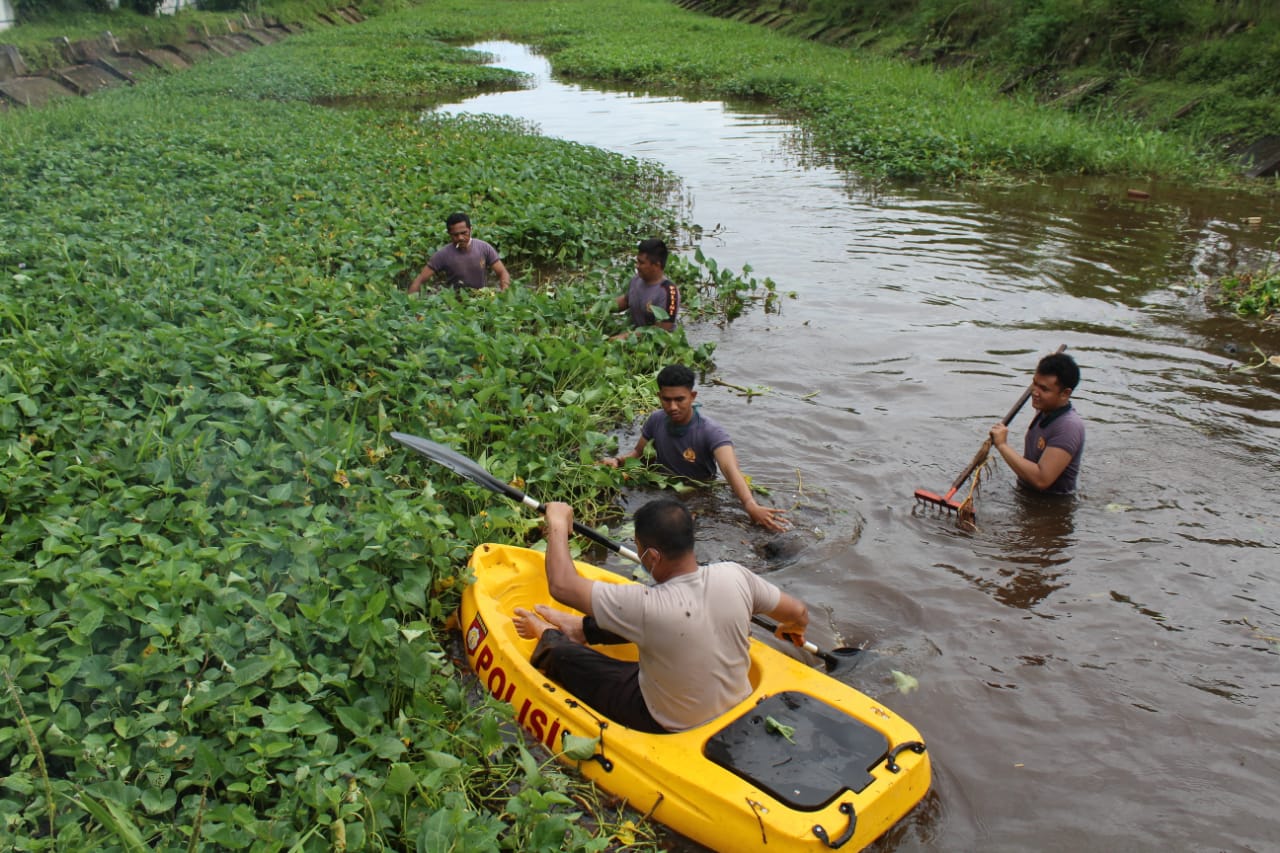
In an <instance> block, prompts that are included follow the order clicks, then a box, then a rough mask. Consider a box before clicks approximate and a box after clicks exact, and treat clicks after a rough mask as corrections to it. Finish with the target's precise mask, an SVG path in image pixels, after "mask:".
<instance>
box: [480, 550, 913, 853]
mask: <svg viewBox="0 0 1280 853" xmlns="http://www.w3.org/2000/svg"><path fill="white" fill-rule="evenodd" d="M576 565H577V568H578V571H579V572H580V573H581V574H582V575H583V576H585V577H588V578H591V579H592V580H599V581H604V582H608V583H632V581H629V580H627V579H626V578H623V577H621V576H619V575H615V574H613V573H611V572H609V571H606V570H604V569H600V568H597V567H595V566H592V565H589V564H587V563H580V562H579V563H577V564H576ZM470 567H471V570H472V573H473V575H474V580H473V582H472V583H470V584H469V585H468V586H467V588H466V589H465V590H464V592H463V596H462V606H461V610H460V613H459V623H460V626H461V628H462V631H463V645H464V646H465V649H466V654H467V660H468V663H469V664H470V666H471V668H472V669H473V670H474V671H475V673H476V676H477V677H478V678H479V679H480V681H481V683H482V684H484V685H485V687H486V689H488V690H489V692H490V693H491V694H493V695H494V696H495V697H497V698H498V699H501V700H502V701H504V702H507V703H508V704H510V705H511V706H512V710H513V712H514V714H515V719H516V721H517V722H518V723H519V724H520V725H521V726H522V727H523V728H524V729H525V730H526V731H527V732H528V733H529V735H531V736H532V737H533V738H534V739H536V740H537V741H539V742H540V743H542V744H543V745H544V746H546V747H547V749H549V750H550V751H551V752H552V753H554V754H556V755H557V757H558V758H559V759H560V760H561V761H563V762H564V763H566V764H570V765H573V766H576V767H577V769H578V771H579V772H580V773H582V775H584V776H586V777H587V778H589V779H591V780H592V781H593V782H595V783H596V784H597V785H599V786H600V787H601V788H603V789H605V790H606V791H609V792H610V793H612V794H614V795H615V796H617V797H621V798H624V799H626V800H627V801H628V803H629V804H630V805H631V807H632V808H634V809H636V810H637V811H639V812H641V813H644V814H647V815H649V816H651V817H653V818H654V819H655V820H657V821H660V822H661V823H663V824H665V825H666V826H668V827H670V828H671V829H673V830H675V831H676V832H679V833H681V834H682V835H685V836H687V837H689V838H691V839H693V840H694V841H697V842H698V843H699V844H702V845H705V846H707V847H710V848H712V849H714V850H718V851H724V852H725V853H728V852H729V851H732V853H738V851H750V850H763V851H787V850H824V849H837V848H840V849H847V850H859V849H861V848H863V847H865V846H866V845H868V844H870V843H871V842H872V841H874V840H875V839H876V838H877V837H879V836H880V835H881V834H883V833H884V832H885V831H886V830H888V829H889V828H890V827H891V826H893V824H894V823H896V822H897V821H898V820H899V819H900V818H902V817H903V816H904V815H905V814H906V813H907V812H909V811H910V810H911V809H912V808H913V807H914V806H915V805H916V803H918V802H919V801H920V800H921V799H922V798H923V797H924V795H925V793H926V792H927V791H928V790H929V783H930V774H931V770H930V763H929V756H928V754H927V752H926V751H925V745H924V742H923V741H922V740H921V738H920V735H919V733H918V732H917V731H916V730H915V728H913V727H912V726H911V725H910V724H909V723H907V722H906V721H905V720H902V719H901V718H899V717H898V716H897V715H896V714H894V713H893V712H892V711H890V710H889V709H888V708H885V707H884V706H883V705H882V704H881V703H879V702H877V701H875V700H874V699H872V698H870V697H869V696H866V695H865V694H863V693H860V692H858V691H857V690H855V689H854V688H852V687H850V686H848V685H846V684H843V683H842V682H839V681H837V680H835V679H833V678H831V677H829V676H828V675H826V674H825V673H822V672H819V671H817V670H815V669H812V668H811V667H809V666H806V665H805V664H804V663H802V662H800V661H798V660H796V659H794V658H792V657H790V656H789V655H787V654H785V653H783V652H780V651H778V650H777V649H774V648H771V647H770V646H769V645H767V644H765V643H762V642H759V641H758V640H756V639H754V638H753V639H752V641H751V647H750V654H751V664H750V674H749V677H750V681H751V685H752V692H751V694H750V695H749V696H748V697H747V698H746V699H745V700H743V701H742V702H740V703H739V704H737V705H735V706H734V707H733V708H731V709H730V710H728V711H727V712H725V713H724V714H723V715H721V716H720V717H718V718H716V719H715V720H712V721H711V722H709V723H705V724H703V725H701V726H698V727H697V728H694V729H690V730H688V731H684V732H675V733H670V734H649V733H645V732H639V731H636V730H634V729H629V728H627V727H625V726H623V725H621V724H618V723H614V722H611V721H609V720H608V719H606V718H605V717H604V716H602V715H601V714H599V713H598V712H596V711H595V710H594V709H593V708H590V707H589V706H587V705H585V704H584V703H582V702H581V701H579V700H578V699H577V698H575V697H574V696H573V695H571V694H570V693H568V692H567V691H565V690H564V689H563V688H562V687H560V686H559V685H557V684H555V683H554V682H552V681H550V680H549V679H548V678H547V677H546V676H544V675H543V674H542V673H541V672H539V671H538V670H537V669H535V668H534V667H533V665H532V664H531V663H530V662H529V656H530V654H532V652H533V647H534V645H535V644H536V643H535V641H534V640H525V639H522V638H521V637H520V636H519V635H518V634H517V633H516V630H515V625H514V623H513V622H512V615H513V614H514V612H515V609H516V608H517V607H525V608H532V607H533V606H534V605H535V604H554V602H553V601H552V599H551V596H550V593H549V592H548V590H547V582H546V572H545V569H544V555H543V554H542V553H541V552H539V551H534V550H531V549H528V548H518V547H513V546H508V545H496V544H484V545H480V546H479V547H478V548H476V550H475V552H474V553H473V554H472V557H471V562H470ZM596 648H598V649H599V650H600V651H602V652H604V653H606V654H609V655H612V656H614V657H617V658H622V659H626V660H635V659H636V648H635V646H634V645H632V644H621V645H609V646H598V647H596ZM567 734H572V735H576V736H579V737H584V738H599V742H598V743H597V744H596V746H595V754H594V755H593V756H591V758H589V759H586V760H574V759H572V758H569V757H568V756H566V755H565V754H564V738H565V735H567Z"/></svg>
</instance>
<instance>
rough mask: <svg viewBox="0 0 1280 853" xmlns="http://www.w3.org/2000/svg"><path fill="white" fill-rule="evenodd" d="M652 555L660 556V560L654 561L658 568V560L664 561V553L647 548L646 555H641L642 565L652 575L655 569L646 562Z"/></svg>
mask: <svg viewBox="0 0 1280 853" xmlns="http://www.w3.org/2000/svg"><path fill="white" fill-rule="evenodd" d="M650 553H653V554H657V555H658V559H657V560H655V561H654V565H655V566H656V565H657V564H658V560H661V559H662V552H661V551H659V550H657V549H656V548H645V549H644V553H643V554H641V555H640V565H641V566H642V567H643V568H644V570H645V571H646V572H649V573H650V574H652V573H653V569H652V568H651V567H650V566H649V564H648V563H646V562H645V561H644V558H645V557H647V556H649V554H650Z"/></svg>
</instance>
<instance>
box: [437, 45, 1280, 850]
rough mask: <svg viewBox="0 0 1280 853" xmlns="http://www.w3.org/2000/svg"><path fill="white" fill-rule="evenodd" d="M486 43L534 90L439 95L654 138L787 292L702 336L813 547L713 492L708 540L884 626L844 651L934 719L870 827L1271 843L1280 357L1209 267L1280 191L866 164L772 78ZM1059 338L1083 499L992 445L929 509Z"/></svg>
mask: <svg viewBox="0 0 1280 853" xmlns="http://www.w3.org/2000/svg"><path fill="white" fill-rule="evenodd" d="M476 47H477V48H478V49H480V50H483V51H486V52H488V53H490V54H492V55H493V56H494V57H495V64H498V65H501V66H504V67H507V68H514V69H517V70H520V71H525V72H528V73H529V74H531V75H532V79H533V85H531V87H530V88H527V89H523V90H520V91H513V92H503V93H494V94H486V95H483V96H480V97H477V98H474V99H472V100H469V101H467V102H465V103H463V104H458V105H452V106H450V107H446V108H444V110H443V111H445V112H485V113H496V114H505V115H512V116H517V117H520V118H524V119H527V120H529V121H531V122H534V123H535V124H537V125H538V126H539V127H540V128H541V130H542V132H543V133H545V134H547V135H549V136H555V137H560V138H564V139H569V140H573V141H575V142H581V143H585V144H589V145H593V146H597V147H601V148H606V149H610V150H614V151H618V152H621V153H624V154H628V155H632V156H638V157H644V158H648V159H652V160H655V161H657V162H659V163H661V164H662V165H664V166H665V167H666V168H667V169H669V170H670V171H672V172H673V173H675V174H676V175H678V176H679V177H680V178H681V179H682V180H683V182H684V187H685V192H686V197H687V202H688V204H689V210H690V216H691V218H692V220H693V221H695V222H697V223H699V224H700V225H701V226H702V227H703V229H704V231H703V234H702V236H701V238H700V239H701V247H702V249H703V250H704V252H706V253H707V254H708V255H710V256H712V257H714V258H715V260H716V262H717V263H718V264H719V265H720V266H721V267H726V266H728V267H732V268H734V269H740V268H741V267H742V265H744V264H750V266H751V267H752V275H753V276H755V277H757V278H764V277H765V276H767V277H769V278H772V279H773V280H774V281H775V282H776V283H777V286H778V289H779V291H781V292H783V293H786V294H791V293H794V295H795V298H794V299H791V298H786V299H783V300H781V310H780V312H778V313H769V314H766V313H763V312H761V311H759V310H758V309H757V310H756V311H753V312H750V313H748V314H747V315H745V316H743V317H742V318H740V319H738V320H736V321H734V322H733V323H732V324H729V325H727V326H724V327H720V326H715V325H706V326H692V327H690V328H688V330H687V331H688V334H689V336H690V338H691V340H694V341H696V342H701V341H707V340H710V341H714V342H715V343H716V350H715V369H714V371H713V372H712V373H711V375H710V376H708V377H707V379H708V381H707V382H706V383H705V384H704V385H703V386H702V387H701V390H700V396H699V398H698V399H699V401H700V402H701V403H703V404H704V406H705V411H706V412H708V413H709V414H713V415H714V416H715V417H716V418H717V419H718V420H720V421H721V422H722V423H724V424H725V425H726V426H728V428H729V429H730V431H731V432H732V434H733V435H734V439H735V445H736V447H737V450H738V455H739V458H740V459H741V460H742V462H743V467H744V470H745V471H746V472H747V473H748V474H750V475H752V477H753V480H754V481H755V482H756V483H757V484H765V485H767V486H768V488H769V490H770V496H769V498H768V500H769V501H771V502H772V503H773V504H774V505H776V506H784V507H789V508H790V509H791V516H792V518H793V520H794V521H795V523H796V529H795V531H793V532H792V533H789V534H783V536H784V537H785V538H786V539H787V540H788V542H790V543H791V544H793V545H795V546H796V548H798V552H797V553H788V556H786V557H785V558H782V559H779V558H776V557H771V556H769V555H770V553H771V552H770V551H768V550H767V548H766V547H765V546H766V545H767V541H768V539H769V537H768V535H767V534H765V533H763V532H762V531H760V530H759V529H758V528H757V529H750V528H748V527H747V526H746V525H745V524H744V523H743V519H744V517H743V516H742V513H741V510H740V509H738V508H737V506H736V504H735V503H734V501H733V499H732V496H731V495H729V494H728V493H727V490H724V491H723V494H720V493H717V494H716V496H715V497H713V498H710V499H704V502H705V501H707V500H709V501H710V503H711V506H709V507H703V527H702V544H701V546H700V554H699V556H700V557H701V558H702V559H703V560H711V559H719V558H733V559H739V560H741V561H743V562H746V563H747V564H748V565H753V566H755V567H757V568H758V569H760V570H761V571H767V572H768V573H769V577H770V578H771V579H772V580H774V581H775V582H777V583H779V584H781V585H782V586H784V587H785V588H786V589H788V590H789V591H790V592H792V593H793V594H795V595H798V596H799V597H801V598H804V599H805V600H807V601H808V602H809V603H810V605H811V607H812V608H813V610H814V616H815V622H816V623H817V624H816V625H815V627H814V632H813V634H812V637H813V639H815V640H816V641H818V642H819V644H820V645H825V646H828V647H830V646H835V645H863V644H865V645H866V646H867V648H868V651H867V653H866V654H865V655H864V662H863V663H861V664H860V665H859V666H857V667H855V668H854V669H853V670H852V671H851V672H849V673H848V674H847V675H844V676H843V677H844V678H845V680H847V681H849V682H850V683H851V684H853V685H854V686H856V687H858V688H859V689H860V690H863V691H864V692H866V693H869V694H871V695H873V696H875V697H877V698H878V699H880V700H882V701H883V702H884V703H885V704H886V705H888V706H889V707H891V708H893V709H894V710H895V711H897V712H898V713H899V714H901V715H902V716H903V717H905V718H906V719H907V720H909V721H911V722H912V723H913V724H914V725H915V726H916V727H917V728H918V729H919V730H920V731H921V733H922V735H923V736H924V738H925V740H926V741H927V742H928V744H929V749H930V752H931V755H932V757H933V767H934V781H933V789H932V792H931V793H930V795H929V796H928V797H927V798H926V800H925V801H924V802H923V803H922V805H921V806H920V807H919V808H917V809H916V810H915V811H914V812H913V813H912V814H911V815H909V816H908V817H907V818H906V819H905V820H904V821H902V822H901V823H900V824H899V825H898V826H897V827H895V828H894V829H893V830H892V831H891V832H890V833H889V834H888V835H886V836H885V837H884V838H882V839H881V840H880V841H879V842H877V844H876V845H875V848H874V849H876V850H879V851H890V850H892V851H979V850H981V851H1028V850H1035V851H1071V853H1075V851H1157V850H1214V851H1219V850H1222V851H1237V850H1238V851H1260V850H1275V849H1277V845H1280V808H1277V806H1278V805H1280V798H1277V794H1276V784H1277V780H1280V702H1278V701H1277V700H1278V698H1280V697H1278V695H1277V694H1278V693H1280V690H1278V689H1277V688H1280V639H1277V638H1280V581H1278V580H1277V569H1278V568H1280V560H1278V559H1277V553H1278V551H1277V546H1280V513H1278V512H1277V503H1276V501H1277V499H1278V498H1280V489H1278V488H1277V487H1278V486H1280V476H1278V475H1280V368H1277V367H1274V366H1263V367H1259V368H1257V369H1253V370H1248V369H1244V368H1246V367H1248V366H1249V365H1250V364H1257V363H1258V362H1259V361H1260V356H1259V350H1260V351H1261V353H1263V354H1265V355H1273V354H1277V353H1280V327H1276V326H1270V327H1266V326H1259V325H1257V324H1253V323H1248V322H1245V321H1241V320H1237V319H1235V318H1232V317H1230V316H1226V315H1224V314H1222V313H1221V312H1219V311H1217V310H1215V309H1212V308H1209V307H1206V301H1205V299H1204V297H1203V295H1202V294H1201V293H1200V292H1199V291H1198V290H1197V289H1196V288H1195V287H1194V286H1188V285H1194V284H1195V283H1197V282H1201V283H1202V282H1204V281H1205V280H1206V279H1207V278H1208V277H1210V276H1213V275H1215V274H1220V273H1222V272H1225V271H1228V270H1231V269H1235V268H1241V267H1243V266H1248V265H1257V264H1259V263H1261V262H1262V261H1263V260H1264V259H1265V258H1266V257H1267V253H1268V251H1274V247H1275V241H1276V240H1277V239H1278V238H1280V201H1278V200H1277V199H1276V198H1275V197H1274V196H1273V197H1264V198H1259V197H1251V196H1248V195H1245V194H1233V193H1229V192H1225V191H1221V190H1218V191H1208V190H1201V189H1196V188H1187V187H1178V186H1168V185H1161V184H1156V183H1150V182H1147V181H1136V182H1135V181H1127V182H1124V181H1120V182H1117V181H1114V180H1110V181H1087V180H1083V179H1071V180H1062V179H1053V180H1050V179H1039V180H1033V181H1027V182H1024V183H1016V184H1012V185H1005V186H999V187H962V188H958V189H950V188H939V187H919V186H900V185H894V184H888V183H884V182H872V181H868V180H865V179H863V178H860V177H859V176H857V175H855V174H849V173H846V172H842V171H840V170H838V169H835V168H832V167H831V166H830V165H829V164H828V163H826V162H825V161H824V160H823V158H822V157H820V156H818V155H816V154H815V153H814V152H812V151H811V150H809V149H808V148H807V147H806V145H805V144H804V139H803V136H802V134H800V133H799V132H798V131H797V129H796V128H795V127H794V126H792V125H790V124H788V123H787V122H786V121H785V120H783V119H780V118H778V117H777V116H774V115H770V114H767V113H764V112H762V111H761V110H760V109H759V107H753V106H750V105H746V106H744V105H729V104H724V103H720V102H705V101H698V102H694V101H687V100H682V99H680V98H678V97H674V96H667V95H660V94H646V93H634V92H623V91H616V90H615V91H609V90H602V89H597V88H591V87H587V86H580V85H571V84H567V83H565V82H562V81H557V80H555V79H554V78H553V77H552V75H551V73H550V69H549V66H548V65H547V63H546V61H545V60H544V59H542V58H541V57H539V56H537V55H535V54H533V53H531V52H530V51H529V50H527V49H526V48H524V47H522V46H520V45H515V44H510V43H506V42H492V43H485V44H481V45H477V46H476ZM904 108H907V106H906V105H904ZM1129 190H1140V191H1141V193H1137V194H1134V195H1139V196H1141V195H1142V194H1146V196H1147V197H1145V198H1143V197H1138V198H1135V197H1131V194H1130V193H1129V192H1128V191H1129ZM477 228H478V231H479V232H482V231H483V223H477ZM481 236H483V234H481ZM641 236H649V235H637V239H638V238H639V237H641ZM499 248H501V247H499ZM517 272H518V271H517ZM619 286H620V287H621V283H620V285H619ZM1060 344H1066V345H1067V346H1068V348H1069V350H1068V351H1069V352H1070V353H1072V354H1073V355H1074V356H1075V357H1076V359H1077V360H1078V361H1079V363H1080V365H1081V370H1082V381H1081V384H1080V387H1079V388H1078V390H1077V392H1076V394H1075V395H1074V397H1073V401H1074V402H1075V405H1076V407H1077V409H1078V410H1079V411H1080V413H1081V414H1082V415H1083V417H1084V418H1085V419H1086V422H1087V424H1088V430H1089V432H1088V444H1087V448H1086V450H1085V453H1084V463H1083V469H1082V473H1081V490H1080V493H1079V495H1078V496H1077V498H1075V499H1073V500H1068V501H1066V502H1063V501H1057V502H1048V503H1046V502H1044V501H1042V500H1036V499H1033V498H1029V497H1026V496H1023V495H1021V494H1020V493H1019V492H1017V491H1016V490H1015V488H1014V480H1013V478H1012V476H1011V474H1010V472H1009V471H1008V469H1007V468H1006V467H1004V465H1003V463H1001V462H1000V461H999V460H998V459H996V460H994V461H995V463H996V464H995V465H993V466H992V467H991V469H990V470H989V473H988V475H987V476H986V478H985V480H984V482H983V484H982V487H981V491H980V493H979V495H978V500H977V510H978V514H977V527H976V529H970V530H965V529H960V528H959V527H957V525H956V524H955V521H954V519H953V518H952V517H950V516H948V515H939V514H937V513H935V512H933V511H928V510H925V509H923V508H922V507H920V506H919V505H918V504H917V502H916V501H915V500H914V498H913V494H914V492H915V490H916V489H917V488H926V489H929V490H931V491H935V492H939V493H941V492H944V491H945V490H946V489H947V487H948V486H949V485H950V483H951V481H952V480H953V479H954V478H955V477H956V475H957V474H959V473H960V471H961V470H962V469H963V468H964V467H965V465H966V464H967V463H968V462H969V460H970V459H971V458H972V457H973V455H974V453H975V452H976V451H977V450H978V447H979V446H980V444H981V443H982V441H983V439H984V438H985V437H986V433H987V430H988V428H989V427H990V426H991V425H992V424H993V423H995V422H997V421H998V420H999V419H1000V418H1001V417H1002V416H1003V415H1004V414H1005V412H1006V411H1007V410H1008V409H1009V408H1010V406H1011V405H1012V404H1013V403H1014V401H1015V400H1016V399H1017V398H1018V396H1019V394H1020V393H1021V392H1022V390H1023V389H1024V388H1026V386H1027V383H1028V382H1029V380H1030V375H1031V373H1032V370H1033V368H1034V366H1035V363H1036V361H1037V360H1038V358H1039V357H1040V356H1041V355H1043V354H1046V353H1048V352H1051V351H1052V350H1054V349H1056V348H1057V347H1058V346H1059V345H1060ZM1255 347H1256V348H1257V349H1255ZM714 380H720V382H721V383H724V384H719V383H717V382H715V381H714ZM731 386H737V388H736V389H735V388H734V387H731ZM739 389H751V390H752V391H753V392H755V393H751V394H743V393H742V392H741V390H739ZM639 414H640V413H637V415H639ZM1030 415H1031V410H1030V406H1028V407H1027V408H1026V409H1025V410H1024V411H1023V412H1022V413H1021V414H1020V415H1019V416H1018V417H1017V418H1016V419H1015V420H1014V422H1013V425H1012V427H1011V441H1013V442H1014V443H1015V444H1016V446H1018V447H1021V438H1022V433H1023V431H1024V429H1025V427H1026V425H1027V422H1028V421H1029V419H1030ZM626 429H630V430H632V431H631V432H625V430H626ZM634 434H635V433H634V427H627V428H624V446H625V445H629V443H630V440H631V437H633V436H634ZM962 494H963V492H962ZM726 498H727V499H726ZM904 676H905V677H904ZM1268 709H1269V710H1268Z"/></svg>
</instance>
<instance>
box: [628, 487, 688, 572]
mask: <svg viewBox="0 0 1280 853" xmlns="http://www.w3.org/2000/svg"><path fill="white" fill-rule="evenodd" d="M636 541H637V542H643V543H644V544H645V545H646V546H647V547H651V548H657V549H658V550H659V551H661V552H662V553H663V555H664V556H666V557H669V558H672V559H675V558H678V557H683V556H684V555H685V554H688V553H690V552H691V551H693V513H691V512H689V508H688V507H687V506H685V505H684V504H682V503H681V502H680V501H678V500H676V499H675V498H658V499H657V500H652V501H649V502H648V503H647V504H645V505H644V506H642V507H640V509H639V510H637V511H636Z"/></svg>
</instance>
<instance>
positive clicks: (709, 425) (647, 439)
mask: <svg viewBox="0 0 1280 853" xmlns="http://www.w3.org/2000/svg"><path fill="white" fill-rule="evenodd" d="M693 383H694V377H693V371H692V370H690V369H689V368H687V367H685V366H684V365H681V364H673V365H670V366H669V367H664V368H662V370H661V371H660V372H659V373H658V402H659V403H661V404H662V408H661V409H660V410H658V411H656V412H654V413H653V414H651V415H649V418H648V420H646V421H645V422H644V426H643V427H642V428H641V429H640V440H639V441H637V442H636V446H635V447H634V448H633V449H632V450H630V451H628V452H627V453H623V454H621V455H619V456H610V457H608V458H606V459H603V460H601V461H602V463H603V464H605V465H608V466H610V467H612V468H617V467H619V466H621V465H622V463H623V462H625V461H626V460H628V459H639V458H640V457H641V456H642V455H643V454H644V449H645V447H647V446H648V445H649V444H650V443H652V444H653V448H654V450H655V451H656V452H657V457H658V464H659V465H661V466H662V467H663V468H666V469H667V471H669V472H670V473H672V474H675V475H676V476H678V477H686V478H688V479H690V480H697V481H699V482H704V483H705V482H710V481H712V480H714V479H715V478H716V466H717V465H718V466H719V468H720V470H721V471H723V472H724V478H725V479H726V480H727V481H728V482H729V487H730V488H732V489H733V493H734V494H735V495H736V496H737V498H738V501H739V502H740V503H741V504H742V508H743V509H745V510H746V511H747V515H749V516H750V517H751V520H752V521H753V522H755V523H756V524H758V525H760V526H761V527H763V528H765V529H766V530H771V531H773V532H774V533H780V532H782V531H784V530H786V529H788V527H789V526H790V525H789V524H788V523H787V520H786V518H785V517H784V516H785V511H784V510H780V509H774V508H773V507H764V506H760V504H758V503H756V499H755V496H754V495H753V494H751V486H749V485H748V484H747V478H746V477H744V476H743V475H742V471H741V470H739V468H738V456H737V454H736V453H734V451H733V440H732V439H731V438H729V433H728V432H727V431H726V430H725V428H724V427H722V426H720V424H718V423H716V422H715V421H713V420H712V419H711V418H709V417H707V416H706V415H704V414H702V413H701V412H700V411H698V408H699V407H698V406H695V405H694V402H693V401H694V400H696V399H697V397H698V392H697V391H695V390H693Z"/></svg>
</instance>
